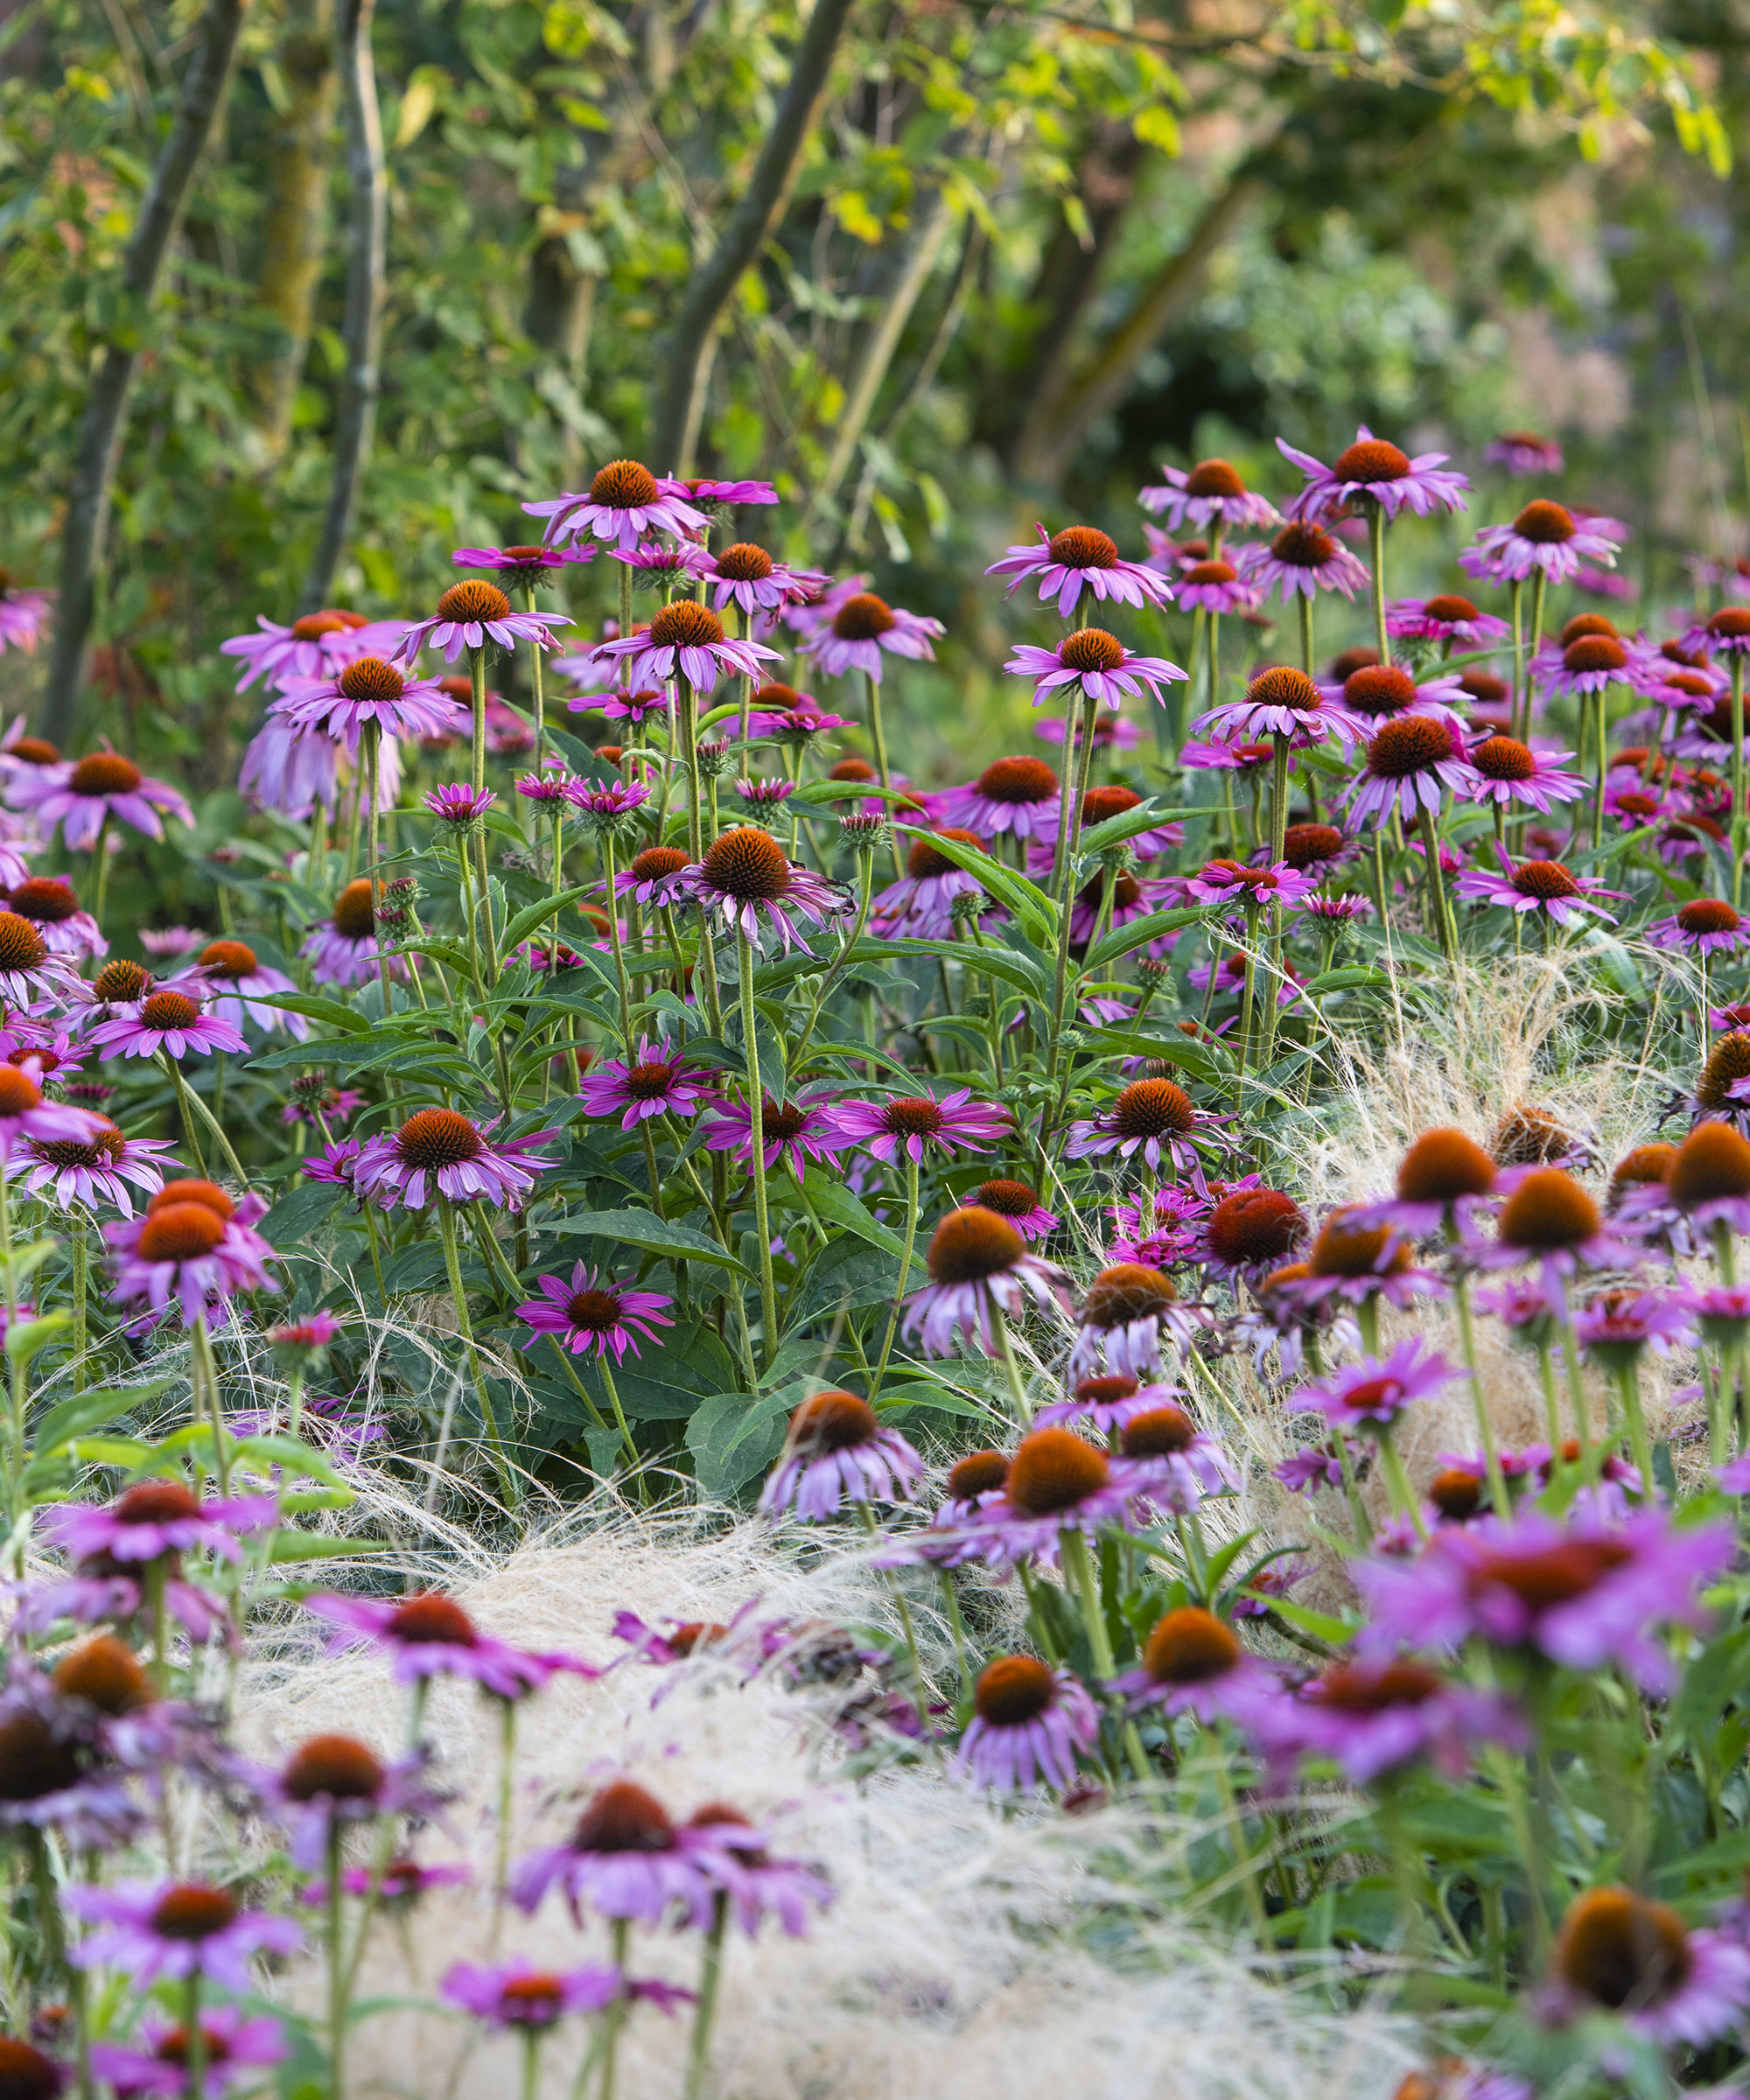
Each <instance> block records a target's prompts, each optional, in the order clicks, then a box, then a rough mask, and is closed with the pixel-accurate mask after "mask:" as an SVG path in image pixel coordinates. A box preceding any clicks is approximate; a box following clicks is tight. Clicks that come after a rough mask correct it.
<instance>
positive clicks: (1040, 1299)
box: [905, 1190, 1069, 1356]
mask: <svg viewBox="0 0 1750 2100" xmlns="http://www.w3.org/2000/svg"><path fill="white" fill-rule="evenodd" d="M1027 1193H1028V1194H1032V1191H1031V1190H1029V1191H1028V1192H1027ZM925 1267H926V1268H927V1269H928V1272H929V1281H928V1283H927V1284H926V1285H924V1286H923V1287H922V1289H921V1290H919V1291H915V1292H913V1294H912V1296H911V1298H910V1299H908V1300H907V1306H906V1317H905V1332H906V1333H907V1334H916V1335H918V1337H919V1339H920V1340H921V1342H922V1344H923V1348H924V1353H925V1354H926V1355H930V1356H947V1355H951V1354H952V1353H953V1348H954V1339H955V1336H956V1334H961V1335H963V1336H964V1338H965V1339H966V1341H969V1342H971V1343H974V1344H976V1345H977V1348H980V1349H982V1350H983V1351H984V1355H987V1356H996V1355H998V1354H999V1352H1000V1349H1001V1346H1002V1345H1001V1342H1000V1341H999V1339H998V1334H997V1322H998V1320H1000V1319H1002V1318H1004V1317H1005V1316H1006V1317H1008V1318H1009V1319H1011V1320H1019V1318H1020V1316H1021V1315H1022V1313H1024V1312H1025V1311H1026V1303H1027V1299H1029V1298H1031V1299H1033V1300H1034V1302H1035V1303H1036V1304H1038V1305H1041V1306H1052V1305H1055V1306H1057V1307H1058V1309H1059V1310H1060V1311H1061V1312H1063V1313H1068V1310H1069V1287H1068V1281H1067V1280H1066V1278H1065V1277H1064V1274H1063V1271H1061V1269H1060V1268H1058V1267H1057V1265H1056V1264H1054V1263H1052V1262H1047V1261H1044V1260H1042V1259H1041V1258H1040V1257H1039V1256H1038V1255H1036V1254H1029V1253H1028V1252H1027V1245H1026V1240H1025V1239H1024V1238H1023V1237H1022V1236H1021V1234H1020V1233H1019V1231H1018V1230H1017V1229H1016V1228H1015V1226H1014V1225H1013V1224H1012V1223H1011V1222H1010V1221H1009V1220H1008V1219H1007V1218H1005V1217H1002V1216H1000V1215H998V1213H997V1212H996V1211H994V1210H987V1209H985V1208H984V1207H983V1206H982V1205H980V1204H977V1203H963V1204H962V1206H961V1207H960V1208H958V1209H957V1210H951V1211H949V1214H948V1215H947V1216H946V1217H945V1218H943V1219H942V1221H941V1222H940V1223H939V1224H938V1225H937V1226H936V1228H935V1232H934V1233H933V1234H932V1235H931V1236H930V1243H929V1251H928V1255H927V1256H926V1257H925Z"/></svg>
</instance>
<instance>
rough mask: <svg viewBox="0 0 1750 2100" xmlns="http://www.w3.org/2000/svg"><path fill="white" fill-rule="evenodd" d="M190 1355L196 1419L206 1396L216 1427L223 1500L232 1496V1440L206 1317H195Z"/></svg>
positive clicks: (216, 1458) (215, 1453)
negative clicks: (229, 1436) (193, 1378)
mask: <svg viewBox="0 0 1750 2100" xmlns="http://www.w3.org/2000/svg"><path fill="white" fill-rule="evenodd" d="M189 1351H190V1355H191V1358H192V1362H193V1369H194V1372H195V1381H194V1384H195V1410H194V1411H195V1417H196V1418H197V1420H198V1419H199V1418H200V1400H201V1398H202V1397H203V1396H204V1397H205V1399H206V1402H207V1416H208V1418H209V1419H210V1420H211V1422H212V1424H213V1469H214V1473H215V1474H217V1475H218V1476H219V1494H220V1496H221V1500H222V1499H223V1498H224V1497H226V1496H228V1495H229V1494H230V1492H231V1454H230V1453H229V1452H228V1450H227V1448H226V1446H227V1444H228V1440H229V1439H228V1432H227V1431H226V1428H225V1408H224V1403H223V1402H222V1401H221V1399H220V1397H219V1367H218V1365H217V1364H216V1363H215V1362H214V1360H213V1337H212V1336H211V1335H210V1334H208V1333H207V1317H206V1315H205V1313H201V1314H199V1315H197V1316H196V1319H195V1322H194V1328H193V1334H191V1335H190V1337H189Z"/></svg>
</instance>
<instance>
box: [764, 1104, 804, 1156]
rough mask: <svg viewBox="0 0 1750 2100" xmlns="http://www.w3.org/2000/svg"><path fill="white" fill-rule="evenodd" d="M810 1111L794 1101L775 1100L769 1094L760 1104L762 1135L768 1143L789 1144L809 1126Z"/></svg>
mask: <svg viewBox="0 0 1750 2100" xmlns="http://www.w3.org/2000/svg"><path fill="white" fill-rule="evenodd" d="M809 1113H810V1111H809V1110H808V1109H806V1108H799V1107H798V1106H797V1105H796V1104H795V1103H794V1102H788V1101H784V1102H778V1101H774V1100H773V1098H772V1096H770V1095H769V1094H768V1095H767V1096H766V1098H765V1100H764V1101H763V1102H762V1103H760V1137H761V1138H762V1139H763V1140H764V1141H765V1142H766V1143H767V1144H768V1145H769V1144H773V1143H774V1142H775V1143H777V1144H779V1145H788V1143H789V1141H790V1140H791V1139H792V1138H799V1137H801V1135H802V1132H803V1131H805V1130H806V1129H807V1128H808V1123H809Z"/></svg>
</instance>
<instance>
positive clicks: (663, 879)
mask: <svg viewBox="0 0 1750 2100" xmlns="http://www.w3.org/2000/svg"><path fill="white" fill-rule="evenodd" d="M688 865H689V864H688V860H687V857H686V855H685V853H683V851H682V850H681V849H680V847H679V846H646V847H645V848H644V849H643V851H641V852H638V853H634V855H633V857H632V859H631V861H630V863H629V864H628V865H627V866H626V867H625V868H623V869H619V870H617V871H616V872H615V874H614V879H613V891H614V895H615V896H616V897H630V898H632V899H633V900H634V902H635V903H638V904H643V905H655V907H657V908H658V909H659V910H661V909H662V907H664V906H665V905H674V904H680V903H683V902H684V900H685V897H686V888H687V886H686V883H685V880H684V877H685V875H686V872H687V868H688Z"/></svg>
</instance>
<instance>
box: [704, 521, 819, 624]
mask: <svg viewBox="0 0 1750 2100" xmlns="http://www.w3.org/2000/svg"><path fill="white" fill-rule="evenodd" d="M693 572H694V574H695V575H696V576H699V577H704V582H705V584H706V588H707V590H708V591H709V594H710V597H711V605H712V606H713V607H714V608H715V610H716V611H718V612H719V613H721V612H722V611H723V610H724V608H725V606H738V607H739V610H740V612H741V614H742V617H743V618H744V619H745V620H753V619H755V618H757V617H758V616H759V615H760V614H761V613H775V612H776V611H777V610H778V608H779V607H780V606H788V605H795V603H796V602H797V601H798V600H799V599H801V598H805V597H806V596H807V595H808V586H807V584H804V583H803V582H802V579H801V578H800V577H796V576H795V575H794V574H793V573H792V572H791V570H789V569H788V567H787V566H786V565H785V563H782V562H774V560H773V558H772V556H770V555H769V554H767V551H766V549H764V548H763V547H756V546H755V545H754V544H753V542H752V541H751V540H737V541H734V542H732V544H731V545H729V546H727V547H725V548H723V549H720V550H719V551H718V553H717V554H715V555H712V554H705V553H703V552H702V553H701V556H700V558H699V560H698V562H697V565H696V567H695V569H694V571H693Z"/></svg>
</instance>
